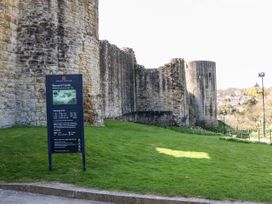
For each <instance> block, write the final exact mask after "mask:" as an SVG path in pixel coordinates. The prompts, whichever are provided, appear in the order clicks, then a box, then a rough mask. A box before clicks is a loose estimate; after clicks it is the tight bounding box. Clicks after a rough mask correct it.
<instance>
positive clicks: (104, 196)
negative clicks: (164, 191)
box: [0, 183, 257, 204]
mask: <svg viewBox="0 0 272 204" xmlns="http://www.w3.org/2000/svg"><path fill="white" fill-rule="evenodd" d="M0 189H4V190H15V191H24V192H29V193H38V194H44V195H53V196H61V197H66V198H75V199H84V200H93V201H100V202H108V203H115V204H257V203H253V202H240V201H215V200H207V199H199V198H183V197H164V196H155V195H140V194H134V193H124V192H110V191H104V190H96V189H88V188H81V187H77V186H74V185H69V184H61V183H0Z"/></svg>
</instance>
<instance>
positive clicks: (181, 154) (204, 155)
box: [156, 147, 211, 159]
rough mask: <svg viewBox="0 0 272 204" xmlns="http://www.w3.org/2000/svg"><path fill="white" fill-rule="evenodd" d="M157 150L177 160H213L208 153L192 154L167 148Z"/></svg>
mask: <svg viewBox="0 0 272 204" xmlns="http://www.w3.org/2000/svg"><path fill="white" fill-rule="evenodd" d="M156 150H157V151H158V152H159V153H161V154H166V155H169V156H173V157H176V158H182V157H183V158H191V159H211V158H210V156H209V154H208V153H206V152H191V151H179V150H172V149H166V148H160V147H157V148H156Z"/></svg>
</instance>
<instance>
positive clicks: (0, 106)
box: [0, 0, 19, 127]
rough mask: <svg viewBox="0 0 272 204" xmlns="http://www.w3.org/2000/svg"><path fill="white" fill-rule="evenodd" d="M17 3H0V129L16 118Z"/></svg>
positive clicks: (5, 1)
mask: <svg viewBox="0 0 272 204" xmlns="http://www.w3.org/2000/svg"><path fill="white" fill-rule="evenodd" d="M18 15H19V1H17V0H1V1H0V47H1V52H0V79H1V82H0V127H9V126H12V125H14V123H15V118H16V102H15V84H16V79H17V69H18V67H17V65H16V53H15V52H16V45H17V41H16V29H17V19H18Z"/></svg>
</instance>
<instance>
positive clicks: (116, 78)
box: [100, 41, 217, 127]
mask: <svg viewBox="0 0 272 204" xmlns="http://www.w3.org/2000/svg"><path fill="white" fill-rule="evenodd" d="M194 65H197V67H196V66H194ZM100 72H101V87H102V101H103V113H104V117H105V118H121V119H125V120H129V121H137V122H143V123H151V124H161V125H175V126H194V125H199V126H203V127H216V125H217V118H216V72H215V63H214V62H208V61H194V62H188V63H186V62H185V61H184V60H183V59H173V60H172V61H171V62H170V63H169V64H166V65H164V66H162V67H159V68H157V69H145V68H144V67H143V66H140V65H138V64H137V62H136V59H135V55H134V52H133V51H132V50H131V49H125V50H121V49H119V48H118V47H116V46H115V45H111V44H110V43H108V42H107V41H101V42H100ZM203 107H204V108H203Z"/></svg>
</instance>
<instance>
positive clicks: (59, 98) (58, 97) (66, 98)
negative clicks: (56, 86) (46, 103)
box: [53, 89, 77, 105]
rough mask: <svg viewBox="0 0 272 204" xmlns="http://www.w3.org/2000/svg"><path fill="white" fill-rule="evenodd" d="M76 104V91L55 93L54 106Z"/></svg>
mask: <svg viewBox="0 0 272 204" xmlns="http://www.w3.org/2000/svg"><path fill="white" fill-rule="evenodd" d="M76 103H77V100H76V90H75V89H69V90H54V91H53V105H74V104H76Z"/></svg>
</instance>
